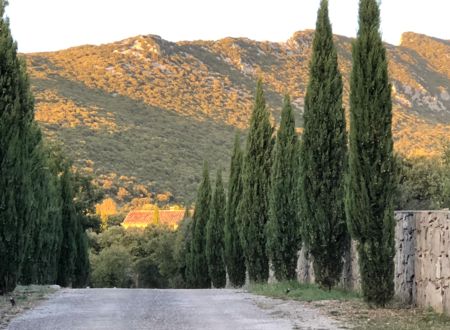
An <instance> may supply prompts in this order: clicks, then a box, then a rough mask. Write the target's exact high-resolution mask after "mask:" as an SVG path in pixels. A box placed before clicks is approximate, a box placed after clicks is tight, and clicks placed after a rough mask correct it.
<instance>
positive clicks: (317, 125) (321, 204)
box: [299, 0, 349, 289]
mask: <svg viewBox="0 0 450 330" xmlns="http://www.w3.org/2000/svg"><path fill="white" fill-rule="evenodd" d="M309 77H310V78H309V84H308V87H307V90H306V97H305V111H304V114H303V118H304V132H303V136H302V144H301V156H300V189H299V190H300V192H301V193H300V201H301V203H300V205H301V207H300V208H301V210H300V213H301V214H302V229H303V230H302V231H303V237H304V241H305V244H306V246H307V247H308V249H309V251H310V253H311V255H312V256H313V259H314V263H313V265H314V274H315V276H316V281H317V282H318V283H319V284H320V285H322V286H324V287H326V288H328V289H329V288H331V287H332V286H334V285H335V284H336V283H337V282H338V281H339V278H340V276H341V273H342V266H343V255H344V253H345V250H346V249H347V248H348V246H349V238H348V232H347V224H346V217H345V207H344V195H345V181H344V175H345V170H346V162H347V134H346V131H345V129H346V127H345V111H344V108H343V106H342V77H341V74H340V72H339V69H338V61H337V53H336V48H335V46H334V43H333V32H332V29H331V24H330V20H329V18H328V1H327V0H322V2H321V5H320V9H319V11H318V14H317V23H316V31H315V34H314V41H313V52H312V57H311V63H310V74H309Z"/></svg>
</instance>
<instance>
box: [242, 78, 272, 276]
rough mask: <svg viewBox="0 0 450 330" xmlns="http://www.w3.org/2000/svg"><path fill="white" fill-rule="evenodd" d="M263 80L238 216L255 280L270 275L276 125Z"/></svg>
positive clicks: (252, 122) (253, 117) (249, 140)
mask: <svg viewBox="0 0 450 330" xmlns="http://www.w3.org/2000/svg"><path fill="white" fill-rule="evenodd" d="M269 117H270V115H269V112H268V110H267V108H266V101H265V98H264V92H263V86H262V81H261V79H259V80H258V83H257V85H256V97H255V104H254V106H253V112H252V115H251V118H250V129H249V132H248V136H247V144H246V151H245V155H244V168H243V175H242V182H243V192H242V199H241V202H240V203H239V210H238V213H239V215H238V218H239V222H240V232H241V233H240V237H241V243H242V248H243V250H244V255H245V260H246V265H247V270H248V273H249V277H250V280H251V281H252V282H264V281H267V279H268V277H269V260H268V257H267V253H266V235H265V226H266V223H267V220H268V217H269V197H268V196H269V186H270V170H271V165H272V162H271V154H272V147H273V141H272V132H273V130H272V126H271V124H270V119H269Z"/></svg>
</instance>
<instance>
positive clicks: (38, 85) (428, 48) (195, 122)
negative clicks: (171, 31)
mask: <svg viewBox="0 0 450 330" xmlns="http://www.w3.org/2000/svg"><path fill="white" fill-rule="evenodd" d="M312 37H313V31H303V32H297V33H295V34H294V35H293V36H292V38H290V39H289V40H287V41H286V42H283V43H274V42H256V41H252V40H249V39H235V38H226V39H222V40H218V41H192V42H191V41H186V42H178V43H173V42H169V41H166V40H164V39H161V38H160V37H157V36H151V35H150V36H138V37H134V38H129V39H126V40H123V41H119V42H116V43H112V44H107V45H102V46H81V47H76V48H71V49H68V50H63V51H59V52H52V53H39V54H27V55H26V57H27V61H28V70H29V72H30V75H31V78H32V85H33V89H34V91H35V96H36V105H37V112H36V117H37V119H38V120H39V121H40V123H41V124H42V126H43V127H44V128H45V132H46V133H47V135H49V136H50V137H52V138H53V139H58V140H61V141H62V142H63V143H64V145H65V147H66V149H67V150H68V153H69V154H70V155H71V156H72V157H73V158H74V159H75V160H76V163H77V165H78V166H79V167H81V168H84V169H85V170H86V171H88V172H91V173H93V174H94V173H95V177H97V180H98V183H99V184H100V185H101V186H103V187H104V188H105V189H106V190H107V191H108V192H109V194H110V195H111V196H112V197H113V198H114V199H116V200H117V201H118V202H119V203H123V202H129V201H130V200H131V198H133V197H145V196H149V194H156V193H160V196H165V197H161V198H163V199H164V198H166V199H167V198H168V199H171V198H175V199H176V200H178V201H191V200H193V198H194V195H195V191H196V186H197V183H198V181H199V174H200V169H201V166H202V162H203V160H204V159H205V160H208V161H209V162H210V163H211V166H212V168H213V169H215V168H218V167H221V168H223V169H227V167H228V161H229V155H230V148H231V144H232V141H233V137H234V132H235V131H236V130H237V129H239V130H245V128H246V125H247V123H248V119H249V115H250V111H251V106H252V98H253V89H254V86H255V80H256V78H257V77H258V76H262V77H263V78H264V81H265V87H266V96H267V100H268V106H269V107H270V109H271V110H272V113H273V115H274V120H275V121H276V120H277V119H278V116H279V111H280V106H281V99H282V95H283V94H284V93H290V94H291V96H292V99H293V101H294V106H295V110H296V115H297V119H298V123H299V125H301V112H302V105H303V97H304V93H305V88H306V84H307V78H308V63H309V59H310V54H311V42H312ZM336 42H337V45H338V49H339V55H340V67H341V70H342V72H343V74H344V80H345V96H344V100H345V102H346V103H347V102H348V91H349V88H348V79H349V74H350V69H351V39H348V38H345V37H340V36H336ZM388 52H389V57H390V72H391V78H392V85H393V100H394V123H393V129H394V136H395V146H396V149H397V151H398V152H399V153H401V154H403V155H406V156H417V155H426V156H433V155H437V154H439V153H440V151H441V145H442V143H443V142H444V141H445V140H446V139H449V138H450V69H449V68H450V42H449V41H446V40H439V39H435V38H430V37H427V36H424V35H418V34H414V33H405V34H404V35H403V38H402V44H401V46H399V47H394V46H391V45H388ZM172 196H173V197H172Z"/></svg>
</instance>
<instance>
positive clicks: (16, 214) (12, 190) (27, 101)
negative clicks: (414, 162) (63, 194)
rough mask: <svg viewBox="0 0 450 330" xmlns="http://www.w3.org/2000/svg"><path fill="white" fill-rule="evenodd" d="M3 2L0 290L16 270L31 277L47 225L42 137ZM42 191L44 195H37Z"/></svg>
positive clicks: (0, 29)
mask: <svg viewBox="0 0 450 330" xmlns="http://www.w3.org/2000/svg"><path fill="white" fill-rule="evenodd" d="M6 5H7V2H6V1H3V0H2V1H0V77H1V79H0V173H1V175H0V260H1V266H0V291H2V292H9V291H12V290H13V289H14V287H15V286H16V283H17V280H18V279H19V277H20V271H21V268H23V269H24V270H25V271H26V272H27V274H25V276H23V278H24V280H26V281H27V282H31V281H33V280H36V279H37V272H38V270H37V265H32V264H31V262H32V261H33V259H34V257H35V256H36V255H38V254H39V253H40V249H41V246H40V244H39V246H35V244H34V242H36V240H37V239H39V238H40V236H39V235H40V234H41V233H36V232H35V231H34V229H35V228H37V227H38V226H39V225H41V223H40V222H41V221H42V222H47V221H48V218H47V211H48V210H47V205H45V201H46V199H47V197H48V196H46V194H47V187H45V186H42V185H46V183H45V182H42V180H35V181H33V179H34V177H35V175H39V174H41V173H42V171H41V169H42V166H43V162H44V160H45V159H44V158H43V157H42V155H41V152H42V151H41V147H42V145H41V144H42V137H41V134H40V131H39V128H38V127H37V125H36V124H35V123H34V120H33V114H34V112H33V108H34V100H33V97H32V95H31V91H30V87H29V82H28V77H27V74H26V68H25V64H24V62H23V61H22V60H20V59H19V58H18V54H17V45H16V43H15V42H14V40H13V38H12V36H11V31H10V28H9V20H8V19H7V18H5V17H4V14H5V6H6ZM41 193H43V194H45V196H40V194H41Z"/></svg>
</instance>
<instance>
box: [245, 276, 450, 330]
mask: <svg viewBox="0 0 450 330" xmlns="http://www.w3.org/2000/svg"><path fill="white" fill-rule="evenodd" d="M287 289H289V292H288V293H287ZM248 290H249V291H250V292H251V293H254V294H257V295H264V296H268V297H272V298H280V299H284V300H297V301H301V302H303V303H305V304H307V305H309V306H310V307H311V308H316V309H319V310H321V311H322V312H323V313H324V314H326V315H328V316H329V317H331V318H333V319H336V320H339V321H341V322H342V323H343V324H345V325H346V326H348V327H349V328H352V329H361V330H444V329H450V317H449V316H446V315H443V314H439V313H436V312H434V311H433V310H432V309H431V308H428V309H421V308H415V307H411V306H405V305H403V304H402V303H401V302H399V301H395V300H394V301H392V302H391V303H390V304H389V305H388V306H386V307H385V308H375V307H371V306H369V305H368V304H366V303H365V302H364V301H363V299H362V297H361V295H360V294H358V293H356V292H352V291H347V290H343V289H340V288H337V289H332V290H330V291H328V290H323V289H321V288H319V286H318V285H316V284H303V283H298V282H296V281H291V282H281V283H275V284H251V285H250V286H249V288H248Z"/></svg>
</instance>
